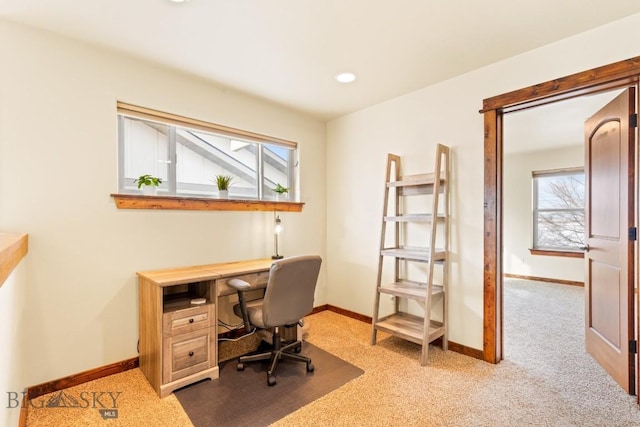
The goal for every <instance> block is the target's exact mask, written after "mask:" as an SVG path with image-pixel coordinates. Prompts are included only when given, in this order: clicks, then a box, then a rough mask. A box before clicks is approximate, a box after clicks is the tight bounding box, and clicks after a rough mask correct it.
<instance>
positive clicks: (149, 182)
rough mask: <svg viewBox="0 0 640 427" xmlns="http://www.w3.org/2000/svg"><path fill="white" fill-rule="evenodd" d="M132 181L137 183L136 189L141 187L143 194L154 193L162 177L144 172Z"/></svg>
mask: <svg viewBox="0 0 640 427" xmlns="http://www.w3.org/2000/svg"><path fill="white" fill-rule="evenodd" d="M133 183H134V184H138V189H141V190H142V192H143V193H144V194H156V192H157V191H158V186H159V185H160V184H162V179H160V178H158V177H155V176H152V175H149V174H145V175H140V176H139V177H138V179H135V180H134V181H133Z"/></svg>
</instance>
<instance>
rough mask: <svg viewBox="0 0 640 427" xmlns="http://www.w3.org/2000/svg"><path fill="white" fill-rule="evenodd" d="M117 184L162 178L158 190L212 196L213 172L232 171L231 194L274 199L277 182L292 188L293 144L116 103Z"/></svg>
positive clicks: (127, 187)
mask: <svg viewBox="0 0 640 427" xmlns="http://www.w3.org/2000/svg"><path fill="white" fill-rule="evenodd" d="M118 148H119V150H118V152H119V158H118V163H119V172H118V189H119V192H121V193H127V192H134V193H135V192H138V189H137V185H136V184H135V183H134V181H135V179H136V178H137V177H139V176H140V175H144V174H150V175H153V176H156V177H158V178H161V179H162V184H161V185H160V187H159V192H158V193H159V194H165V195H182V196H192V197H203V196H204V197H206V196H216V195H217V194H218V189H217V187H216V184H215V177H216V175H228V176H231V177H232V178H233V179H232V183H231V186H230V187H229V197H230V198H233V199H256V200H273V199H275V198H276V197H275V196H276V193H275V192H273V191H272V190H273V189H274V188H275V187H276V186H277V184H280V185H282V186H283V187H286V188H288V189H289V193H288V194H291V195H293V194H295V187H296V182H295V176H296V174H295V165H296V160H295V159H296V155H297V153H296V148H297V145H296V144H295V143H293V142H290V141H285V140H281V139H277V138H272V137H267V136H264V135H259V134H254V133H251V132H246V131H241V130H238V129H232V128H228V127H225V126H220V125H216V124H212V123H207V122H202V121H199V120H193V119H188V118H185V117H180V116H176V115H172V114H167V113H162V112H158V111H153V110H149V109H145V108H141V107H136V106H132V105H128V104H123V103H118Z"/></svg>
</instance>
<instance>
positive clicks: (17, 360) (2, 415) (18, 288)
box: [0, 258, 28, 426]
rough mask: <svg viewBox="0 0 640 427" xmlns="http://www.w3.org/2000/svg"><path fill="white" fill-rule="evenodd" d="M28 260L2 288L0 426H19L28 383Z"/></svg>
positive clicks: (0, 291)
mask: <svg viewBox="0 0 640 427" xmlns="http://www.w3.org/2000/svg"><path fill="white" fill-rule="evenodd" d="M27 260H28V258H23V260H22V261H21V262H20V263H19V264H18V265H17V267H16V268H15V269H14V270H13V272H12V273H11V274H10V275H9V277H8V278H7V280H6V281H5V282H4V284H0V425H2V426H15V425H18V418H19V416H20V407H19V406H17V405H19V404H21V403H22V395H21V393H22V391H23V390H24V387H25V384H26V381H27V367H26V366H25V362H24V358H25V354H24V349H25V345H24V343H25V342H26V336H25V335H24V334H23V330H22V327H21V325H22V324H23V322H25V321H26V320H27V319H26V316H27V311H26V294H27V275H26V263H27Z"/></svg>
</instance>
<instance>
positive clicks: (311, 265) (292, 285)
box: [262, 255, 322, 327]
mask: <svg viewBox="0 0 640 427" xmlns="http://www.w3.org/2000/svg"><path fill="white" fill-rule="evenodd" d="M321 263H322V258H320V257H319V256H316V255H303V256H293V257H289V258H284V259H281V260H278V261H274V262H273V264H272V265H271V271H270V273H269V281H268V282H267V289H266V291H265V294H264V300H263V303H262V319H263V322H264V324H265V325H266V326H267V327H273V326H283V325H291V324H293V323H296V322H297V321H298V320H300V319H302V318H303V317H304V316H306V315H307V314H309V313H311V311H312V310H313V298H314V293H315V290H316V282H317V281H318V274H319V273H320V264H321Z"/></svg>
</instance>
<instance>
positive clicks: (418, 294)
mask: <svg viewBox="0 0 640 427" xmlns="http://www.w3.org/2000/svg"><path fill="white" fill-rule="evenodd" d="M378 291H379V292H381V293H383V294H389V295H394V296H397V297H400V298H411V299H416V300H425V299H426V298H427V291H428V286H427V284H426V283H419V282H413V281H410V280H401V281H398V282H394V283H389V284H387V285H384V286H380V287H378ZM441 293H444V288H443V287H442V285H432V287H431V295H439V294H441Z"/></svg>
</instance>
